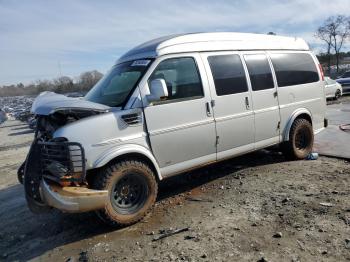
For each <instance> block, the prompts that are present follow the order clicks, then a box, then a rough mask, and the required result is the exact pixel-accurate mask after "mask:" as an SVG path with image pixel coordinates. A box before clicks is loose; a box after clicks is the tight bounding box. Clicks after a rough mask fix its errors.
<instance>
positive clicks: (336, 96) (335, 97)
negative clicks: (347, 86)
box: [334, 90, 341, 100]
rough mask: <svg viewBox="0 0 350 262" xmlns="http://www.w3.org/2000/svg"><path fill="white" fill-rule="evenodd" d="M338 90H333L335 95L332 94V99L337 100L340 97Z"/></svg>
mask: <svg viewBox="0 0 350 262" xmlns="http://www.w3.org/2000/svg"><path fill="white" fill-rule="evenodd" d="M340 96H341V95H340V90H337V91H336V92H335V95H334V99H335V100H338V99H339V98H340Z"/></svg>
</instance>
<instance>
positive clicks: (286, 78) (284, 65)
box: [271, 53, 319, 87]
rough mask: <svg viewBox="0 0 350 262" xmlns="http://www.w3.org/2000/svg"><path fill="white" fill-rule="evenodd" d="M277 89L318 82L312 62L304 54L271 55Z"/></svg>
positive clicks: (315, 68)
mask: <svg viewBox="0 0 350 262" xmlns="http://www.w3.org/2000/svg"><path fill="white" fill-rule="evenodd" d="M271 60H272V64H273V67H274V69H275V73H276V77H277V83H278V86H279V87H284V86H293V85H300V84H307V83H313V82H318V81H319V75H318V71H317V67H316V65H315V62H314V60H313V59H312V57H311V55H310V54H306V53H285V54H283V53H281V54H271Z"/></svg>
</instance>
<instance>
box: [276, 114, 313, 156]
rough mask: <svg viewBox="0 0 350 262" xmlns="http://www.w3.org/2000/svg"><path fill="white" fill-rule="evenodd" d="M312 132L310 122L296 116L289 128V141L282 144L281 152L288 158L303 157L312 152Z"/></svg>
mask: <svg viewBox="0 0 350 262" xmlns="http://www.w3.org/2000/svg"><path fill="white" fill-rule="evenodd" d="M313 144H314V133H313V129H312V125H311V123H310V122H309V121H308V120H306V119H304V118H297V119H296V120H295V121H294V122H293V124H292V127H291V129H290V132H289V141H286V142H284V143H283V144H282V152H283V154H284V156H285V157H286V158H287V159H288V160H300V159H305V158H306V157H307V155H308V154H309V153H311V152H312V147H313Z"/></svg>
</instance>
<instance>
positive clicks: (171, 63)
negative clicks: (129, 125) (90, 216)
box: [143, 54, 216, 176]
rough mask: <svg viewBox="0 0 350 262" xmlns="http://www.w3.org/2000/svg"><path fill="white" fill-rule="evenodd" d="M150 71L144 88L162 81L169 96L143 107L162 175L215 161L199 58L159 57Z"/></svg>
mask: <svg viewBox="0 0 350 262" xmlns="http://www.w3.org/2000/svg"><path fill="white" fill-rule="evenodd" d="M150 71H151V72H152V73H151V75H150V76H149V77H148V78H147V79H148V81H147V83H145V85H149V83H150V82H151V81H152V80H153V79H159V78H161V79H164V80H165V82H166V85H167V88H168V94H169V96H168V97H167V99H166V100H164V101H160V102H156V103H153V104H146V105H145V108H144V113H145V120H146V124H147V131H148V133H149V138H150V143H151V148H152V151H153V154H154V155H155V157H156V159H157V161H158V164H159V166H160V168H161V172H162V175H163V176H167V175H171V174H174V173H176V172H180V171H182V170H185V169H188V168H191V167H194V166H198V165H201V164H203V163H207V162H211V161H215V160H216V144H215V141H216V130H215V123H214V117H213V113H212V110H211V108H210V106H209V103H210V100H211V98H210V94H209V89H208V84H207V79H206V75H205V70H204V68H203V65H202V64H201V61H200V59H199V55H198V54H192V55H190V54H189V55H186V56H176V55H171V56H167V57H162V58H161V59H159V60H157V61H156V62H155V64H154V65H152V67H151V69H150ZM146 77H147V76H146ZM146 89H147V88H144V89H143V90H146ZM143 97H145V96H144V95H143ZM143 100H145V99H143ZM144 103H145V101H144Z"/></svg>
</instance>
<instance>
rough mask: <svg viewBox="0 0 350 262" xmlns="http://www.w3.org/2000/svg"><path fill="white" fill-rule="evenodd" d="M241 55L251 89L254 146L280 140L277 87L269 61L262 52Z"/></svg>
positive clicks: (266, 144)
mask: <svg viewBox="0 0 350 262" xmlns="http://www.w3.org/2000/svg"><path fill="white" fill-rule="evenodd" d="M243 56H244V61H245V63H246V66H247V70H248V73H249V79H250V84H251V89H252V100H253V111H254V121H255V148H262V147H266V146H269V145H272V144H275V143H278V142H279V140H280V112H279V106H278V94H277V87H276V85H275V81H274V79H273V77H272V72H271V63H270V62H269V60H268V57H267V56H266V54H265V53H264V52H255V53H252V52H250V53H245V54H244V55H243Z"/></svg>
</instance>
